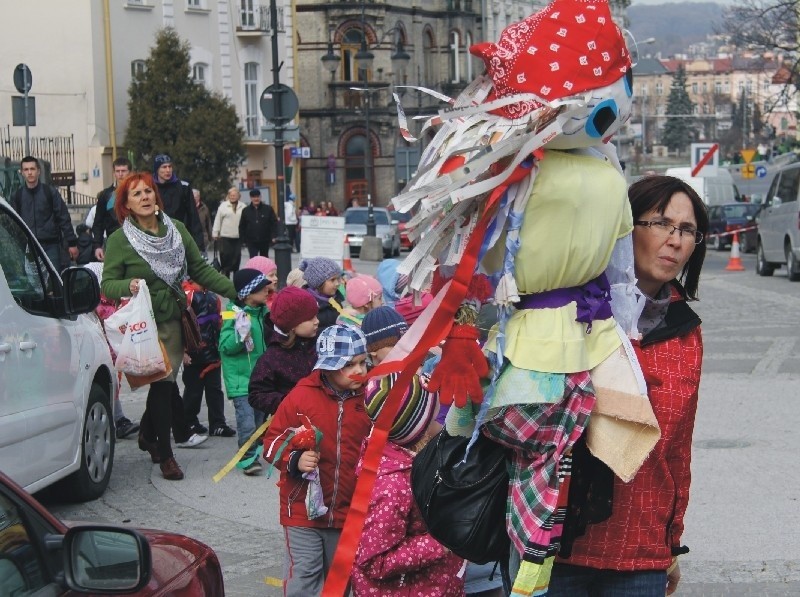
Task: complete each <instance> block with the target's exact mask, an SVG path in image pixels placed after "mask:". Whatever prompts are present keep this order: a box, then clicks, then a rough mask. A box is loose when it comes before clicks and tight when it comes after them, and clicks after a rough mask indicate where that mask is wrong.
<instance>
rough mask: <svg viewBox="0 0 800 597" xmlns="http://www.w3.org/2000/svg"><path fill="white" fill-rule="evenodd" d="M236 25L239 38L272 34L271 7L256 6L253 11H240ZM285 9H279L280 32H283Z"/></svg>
mask: <svg viewBox="0 0 800 597" xmlns="http://www.w3.org/2000/svg"><path fill="white" fill-rule="evenodd" d="M237 18H238V21H237V23H236V35H237V37H260V36H262V35H270V34H272V23H271V22H270V19H269V6H254V7H253V10H239V11H238V12H237ZM282 22H283V7H279V8H278V31H283V27H281V23H282Z"/></svg>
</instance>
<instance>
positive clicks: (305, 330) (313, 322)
mask: <svg viewBox="0 0 800 597" xmlns="http://www.w3.org/2000/svg"><path fill="white" fill-rule="evenodd" d="M318 327H319V319H317V317H316V316H314V319H309V320H308V321H304V322H303V323H301V324H300V325H298V326H297V327H296V328H294V335H295V336H298V337H299V338H313V337H314V336H316V335H317V328H318Z"/></svg>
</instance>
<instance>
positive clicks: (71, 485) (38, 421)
mask: <svg viewBox="0 0 800 597" xmlns="http://www.w3.org/2000/svg"><path fill="white" fill-rule="evenodd" d="M99 301H100V287H99V285H98V283H97V279H96V278H95V276H94V274H92V273H91V272H90V271H89V270H87V269H85V268H82V267H70V268H67V269H65V270H64V271H63V272H62V273H61V274H59V272H58V270H57V269H56V268H55V267H53V264H52V263H51V262H50V260H49V259H48V258H47V255H46V253H45V252H44V250H43V249H42V247H41V246H40V245H39V243H38V241H37V240H36V238H35V237H34V236H33V233H32V232H31V231H30V229H29V228H28V227H27V226H26V225H25V222H23V221H22V219H21V218H20V217H19V216H18V215H17V213H16V212H15V211H14V210H13V209H12V208H11V206H10V205H9V204H8V203H7V202H6V201H5V200H4V199H3V198H2V197H0V313H2V317H0V470H2V471H3V472H4V473H5V474H7V475H8V476H9V477H11V478H12V479H13V480H14V481H16V482H17V483H19V484H20V485H21V486H22V487H24V488H25V489H26V490H27V491H29V492H31V493H32V492H35V491H39V490H40V489H43V488H45V487H48V486H50V485H53V484H56V483H58V489H57V491H58V495H59V496H61V497H62V498H64V499H68V500H74V501H86V500H91V499H96V498H98V497H100V495H102V494H103V492H104V491H105V489H106V487H107V486H108V481H109V478H110V477H111V470H112V467H113V463H114V446H115V435H114V417H113V410H112V407H113V404H112V398H113V396H114V395H115V393H116V389H117V376H116V372H115V371H114V368H113V363H112V361H111V354H110V352H109V349H108V343H107V342H106V340H105V336H104V335H103V330H102V328H101V327H100V324H99V320H97V318H95V317H94V314H91V315H90V313H91V312H92V311H93V310H94V309H95V307H96V306H97V304H98V302H99ZM0 518H1V517H0ZM0 592H2V589H0Z"/></svg>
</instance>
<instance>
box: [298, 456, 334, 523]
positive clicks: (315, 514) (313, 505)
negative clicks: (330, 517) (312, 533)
mask: <svg viewBox="0 0 800 597" xmlns="http://www.w3.org/2000/svg"><path fill="white" fill-rule="evenodd" d="M303 479H305V480H306V481H308V487H307V488H306V514H307V515H308V519H309V520H314V519H315V518H319V517H320V516H324V515H325V514H326V513H327V512H328V507H327V506H326V505H325V502H324V497H323V495H322V485H321V484H320V481H319V469H318V468H315V469H314V470H313V471H309V472H307V473H303Z"/></svg>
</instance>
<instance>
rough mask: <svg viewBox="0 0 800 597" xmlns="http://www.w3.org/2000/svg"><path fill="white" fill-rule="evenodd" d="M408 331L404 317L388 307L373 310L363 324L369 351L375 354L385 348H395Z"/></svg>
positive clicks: (365, 317) (366, 316) (362, 327)
mask: <svg viewBox="0 0 800 597" xmlns="http://www.w3.org/2000/svg"><path fill="white" fill-rule="evenodd" d="M407 330H408V324H407V323H406V320H405V319H403V316H402V315H400V314H399V313H398V312H397V311H395V310H394V309H392V308H391V307H387V306H386V305H383V306H380V307H377V308H375V309H372V310H371V311H369V312H368V313H367V314H366V315H365V316H364V321H362V322H361V331H362V332H364V337H365V338H366V339H367V350H368V351H369V352H374V351H376V350H378V349H379V348H383V347H385V346H394V345H395V344H397V342H398V340H400V337H401V336H402V335H403V334H405V333H406V331H407Z"/></svg>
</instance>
